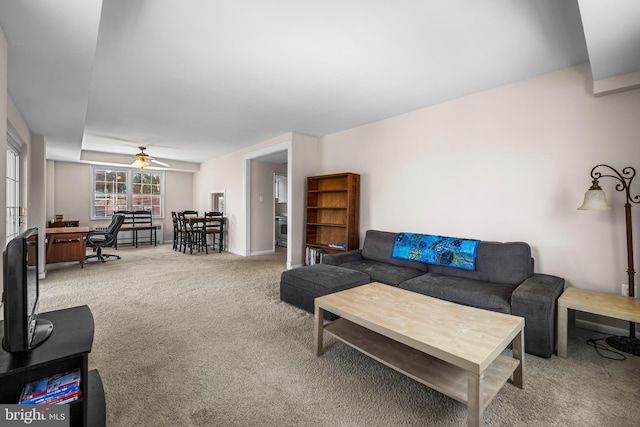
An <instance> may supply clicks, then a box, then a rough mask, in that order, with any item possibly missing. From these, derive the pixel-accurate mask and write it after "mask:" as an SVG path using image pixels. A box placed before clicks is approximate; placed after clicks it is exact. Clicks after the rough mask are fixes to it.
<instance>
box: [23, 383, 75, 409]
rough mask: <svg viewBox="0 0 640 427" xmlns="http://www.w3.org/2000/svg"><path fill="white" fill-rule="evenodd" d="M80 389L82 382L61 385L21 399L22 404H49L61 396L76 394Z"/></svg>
mask: <svg viewBox="0 0 640 427" xmlns="http://www.w3.org/2000/svg"><path fill="white" fill-rule="evenodd" d="M79 391H80V383H75V384H71V385H68V386H64V387H60V388H59V389H57V390H54V391H50V392H47V393H45V394H42V395H40V396H37V397H32V398H31V399H26V400H22V401H20V404H21V405H40V404H47V403H49V401H51V400H52V399H57V398H59V397H61V396H65V395H71V394H76V393H78V392H79Z"/></svg>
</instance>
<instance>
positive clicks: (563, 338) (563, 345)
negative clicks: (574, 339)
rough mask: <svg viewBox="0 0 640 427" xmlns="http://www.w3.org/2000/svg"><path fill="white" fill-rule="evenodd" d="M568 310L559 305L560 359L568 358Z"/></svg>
mask: <svg viewBox="0 0 640 427" xmlns="http://www.w3.org/2000/svg"><path fill="white" fill-rule="evenodd" d="M568 317H569V315H568V309H567V307H565V306H562V305H560V304H558V357H562V358H565V357H567V327H568V325H567V319H568Z"/></svg>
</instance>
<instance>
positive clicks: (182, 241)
mask: <svg viewBox="0 0 640 427" xmlns="http://www.w3.org/2000/svg"><path fill="white" fill-rule="evenodd" d="M177 217H178V251H179V252H182V253H186V251H187V246H189V245H190V242H191V233H190V225H189V220H188V219H187V217H186V216H185V214H184V211H181V212H178V213H177Z"/></svg>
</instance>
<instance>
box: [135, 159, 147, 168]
mask: <svg viewBox="0 0 640 427" xmlns="http://www.w3.org/2000/svg"><path fill="white" fill-rule="evenodd" d="M133 165H134V166H136V167H138V168H140V169H144V168H146V167H147V166H149V163H147V162H146V161H145V160H144V159H137V160H136V161H135V162H133Z"/></svg>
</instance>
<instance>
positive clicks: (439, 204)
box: [320, 65, 640, 293]
mask: <svg viewBox="0 0 640 427" xmlns="http://www.w3.org/2000/svg"><path fill="white" fill-rule="evenodd" d="M589 82H590V71H589V68H588V67H587V66H586V65H581V66H577V67H572V68H568V69H564V70H561V71H558V72H554V73H550V74H547V75H543V76H540V77H536V78H532V79H529V80H525V81H521V82H517V83H513V84H510V85H506V86H502V87H499V88H496V89H493V90H489V91H486V92H482V93H478V94H475V95H472V96H467V97H464V98H461V99H457V100H453V101H450V102H447V103H443V104H440V105H436V106H433V107H430V108H425V109H422V110H419V111H415V112H412V113H409V114H404V115H402V116H398V117H394V118H391V119H388V120H383V121H379V122H376V123H372V124H369V125H366V126H362V127H358V128H355V129H350V130H347V131H344V132H340V133H337V134H334V135H329V136H326V137H324V138H321V142H320V150H321V159H322V165H323V173H332V172H342V171H351V172H355V173H360V174H361V191H362V194H361V204H360V206H361V212H360V241H361V242H362V241H363V238H364V232H365V231H366V230H367V229H370V228H374V229H380V230H388V231H414V232H422V233H430V234H441V235H447V236H455V237H468V238H477V239H482V240H498V241H526V242H528V243H529V244H530V245H531V246H532V249H533V254H534V257H535V259H536V271H538V272H543V273H549V274H555V275H558V276H562V277H564V278H565V279H566V280H567V284H568V285H571V286H576V287H580V288H587V289H594V290H600V291H604V292H610V293H620V284H621V283H626V282H627V276H626V269H627V266H626V243H625V228H624V211H623V204H624V197H623V194H622V193H619V192H616V191H615V190H614V189H613V187H614V182H613V180H612V179H603V180H602V181H601V186H602V187H603V189H604V190H605V191H606V192H607V196H608V198H609V201H610V203H611V204H612V205H613V210H612V211H610V212H589V211H577V210H576V208H577V207H578V206H580V205H581V204H582V200H583V197H584V192H585V191H586V190H587V189H588V188H589V186H590V185H591V179H590V176H589V173H590V171H591V168H592V167H594V166H595V165H597V164H600V163H606V164H609V165H611V166H613V167H615V168H616V169H618V170H621V169H622V168H623V167H625V166H634V167H636V169H637V170H638V171H639V172H640V163H639V160H640V144H639V142H638V135H640V120H638V117H639V113H640V90H634V91H629V92H624V93H618V94H613V95H608V96H605V97H599V98H594V97H593V95H591V94H590V92H591V88H590V87H589V85H590V83H589ZM632 187H633V188H632V191H633V194H634V195H635V194H640V178H637V179H636V181H634V182H633V184H632ZM633 220H634V229H635V230H634V233H635V235H636V236H637V237H636V242H635V245H634V246H635V248H636V254H637V255H640V205H638V206H635V207H634V208H633ZM636 265H640V264H638V256H636Z"/></svg>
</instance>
